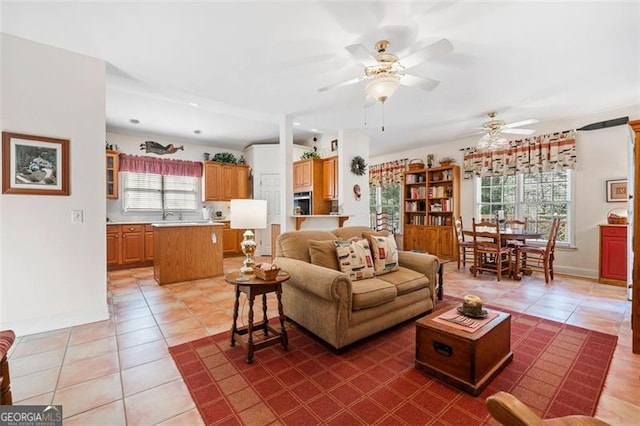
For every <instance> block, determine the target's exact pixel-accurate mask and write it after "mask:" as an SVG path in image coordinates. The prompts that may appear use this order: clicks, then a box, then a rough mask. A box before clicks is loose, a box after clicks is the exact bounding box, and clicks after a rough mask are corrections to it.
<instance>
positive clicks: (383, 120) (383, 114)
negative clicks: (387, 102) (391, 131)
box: [382, 102, 384, 132]
mask: <svg viewBox="0 0 640 426" xmlns="http://www.w3.org/2000/svg"><path fill="white" fill-rule="evenodd" d="M382 131H383V132H384V102H382Z"/></svg>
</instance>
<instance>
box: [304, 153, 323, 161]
mask: <svg viewBox="0 0 640 426" xmlns="http://www.w3.org/2000/svg"><path fill="white" fill-rule="evenodd" d="M308 158H320V154H318V151H305V152H303V153H302V156H301V157H300V159H301V160H306V159H308Z"/></svg>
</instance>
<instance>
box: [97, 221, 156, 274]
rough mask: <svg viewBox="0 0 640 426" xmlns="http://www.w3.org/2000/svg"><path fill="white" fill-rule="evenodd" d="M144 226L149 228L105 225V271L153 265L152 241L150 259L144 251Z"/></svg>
mask: <svg viewBox="0 0 640 426" xmlns="http://www.w3.org/2000/svg"><path fill="white" fill-rule="evenodd" d="M146 226H149V227H150V225H145V224H127V225H107V269H118V268H130V267H134V266H148V265H151V264H152V263H153V240H151V258H149V255H148V253H147V251H146V245H145V243H146V240H147V239H148V237H147V232H146V228H145V227H146ZM151 238H153V234H152V236H151Z"/></svg>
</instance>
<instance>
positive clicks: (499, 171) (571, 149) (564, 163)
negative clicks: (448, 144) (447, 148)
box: [463, 130, 576, 179]
mask: <svg viewBox="0 0 640 426" xmlns="http://www.w3.org/2000/svg"><path fill="white" fill-rule="evenodd" d="M575 165H576V133H575V130H569V131H565V132H560V133H553V134H548V135H541V136H533V137H530V138H525V139H518V140H513V141H509V142H508V144H507V146H506V147H505V148H503V149H496V150H487V151H485V150H479V149H477V148H467V150H466V152H465V154H464V161H463V170H464V178H465V179H470V178H472V177H473V176H481V177H484V176H505V175H515V174H528V173H539V172H549V171H553V170H566V169H573V168H574V167H575Z"/></svg>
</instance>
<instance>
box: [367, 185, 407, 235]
mask: <svg viewBox="0 0 640 426" xmlns="http://www.w3.org/2000/svg"><path fill="white" fill-rule="evenodd" d="M401 187H402V185H399V184H394V185H384V186H376V187H375V188H371V191H370V197H369V211H370V213H371V217H372V226H373V227H375V224H376V222H375V218H376V214H377V213H383V212H384V213H388V214H390V215H391V218H392V223H393V229H394V232H395V233H399V232H401V231H402V230H401V228H400V216H401V214H400V205H401V200H400V194H401Z"/></svg>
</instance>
